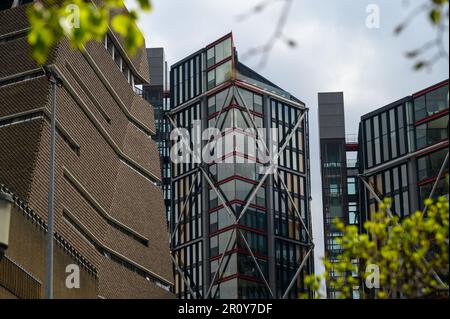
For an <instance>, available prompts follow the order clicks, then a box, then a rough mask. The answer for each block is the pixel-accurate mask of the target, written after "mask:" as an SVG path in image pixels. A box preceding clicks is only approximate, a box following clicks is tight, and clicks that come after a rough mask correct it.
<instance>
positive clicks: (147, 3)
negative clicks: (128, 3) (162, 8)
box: [138, 0, 152, 11]
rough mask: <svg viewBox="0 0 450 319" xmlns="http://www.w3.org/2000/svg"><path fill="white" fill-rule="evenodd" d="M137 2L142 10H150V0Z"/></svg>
mask: <svg viewBox="0 0 450 319" xmlns="http://www.w3.org/2000/svg"><path fill="white" fill-rule="evenodd" d="M138 3H139V5H140V6H141V9H142V10H144V11H150V10H151V9H152V3H151V1H150V0H138Z"/></svg>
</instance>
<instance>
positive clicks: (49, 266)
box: [45, 70, 57, 299]
mask: <svg viewBox="0 0 450 319" xmlns="http://www.w3.org/2000/svg"><path fill="white" fill-rule="evenodd" d="M48 76H49V81H50V83H51V118H50V177H49V185H48V222H47V223H48V230H47V259H46V267H45V268H46V281H45V283H46V284H45V298H46V299H53V249H54V247H53V233H54V216H53V213H54V201H55V144H56V143H55V140H56V84H57V82H56V81H57V80H56V78H55V76H54V73H53V70H50V71H49V74H48Z"/></svg>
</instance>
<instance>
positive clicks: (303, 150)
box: [168, 33, 313, 299]
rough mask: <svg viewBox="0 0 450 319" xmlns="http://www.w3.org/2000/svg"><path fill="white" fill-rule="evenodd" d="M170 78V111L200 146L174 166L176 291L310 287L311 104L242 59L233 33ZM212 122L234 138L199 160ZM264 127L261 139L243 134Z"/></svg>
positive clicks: (239, 292) (228, 293)
mask: <svg viewBox="0 0 450 319" xmlns="http://www.w3.org/2000/svg"><path fill="white" fill-rule="evenodd" d="M170 83H171V85H170V87H171V90H170V91H171V96H170V98H171V109H170V112H168V119H169V121H170V123H171V125H172V129H174V128H178V129H184V130H183V133H182V134H185V135H188V136H189V137H190V142H189V143H188V144H189V147H190V148H191V149H192V153H188V155H187V156H186V157H185V159H186V160H185V161H183V162H182V163H172V167H171V181H170V183H171V190H172V200H171V217H170V222H169V232H170V237H171V250H172V256H173V261H174V273H175V293H176V295H177V297H179V298H243V299H244V298H282V297H285V298H297V297H299V295H300V294H302V293H308V291H306V290H305V287H304V283H303V280H304V277H305V276H306V275H307V274H310V273H311V272H312V271H313V244H312V238H311V236H310V234H311V233H312V231H311V218H310V204H309V201H310V178H309V144H308V112H307V111H308V110H307V108H306V106H305V104H304V103H303V102H302V101H300V100H298V99H297V98H295V97H294V96H292V95H291V94H289V93H288V92H286V91H284V90H283V89H281V88H280V87H278V86H276V85H275V84H273V83H271V82H270V81H268V80H267V79H265V78H264V77H262V76H261V75H259V74H257V73H256V72H255V71H253V70H251V69H250V68H249V67H247V66H245V65H244V64H242V63H241V62H240V61H239V60H238V55H237V51H236V49H235V47H234V45H233V35H232V34H231V33H230V34H228V35H226V36H224V37H222V38H221V39H219V40H217V41H215V42H214V43H212V44H210V45H208V46H207V47H205V48H202V49H201V50H199V51H197V52H195V53H193V54H191V55H189V56H188V57H186V58H184V59H183V60H181V61H179V62H177V63H175V64H174V65H172V67H171V71H170ZM196 123H200V127H198V126H196V125H197V124H196ZM199 128H200V130H199ZM207 128H216V129H218V130H219V135H220V137H221V138H222V139H224V140H225V141H228V143H227V142H225V143H223V144H221V143H217V144H214V146H213V147H212V148H210V149H208V153H209V154H208V155H209V156H212V157H213V158H215V160H214V161H210V162H208V161H204V160H200V161H198V159H199V158H200V159H201V158H202V155H203V154H202V152H201V150H203V151H204V150H205V147H206V146H207V144H208V143H209V142H210V141H211V139H212V138H213V136H211V135H207V136H206V139H203V140H202V138H201V132H203V131H204V130H205V129H207ZM257 128H259V129H261V130H260V131H257V130H256V129H257ZM271 128H273V129H271ZM182 134H179V135H176V134H175V135H176V138H175V140H173V141H172V143H173V144H175V143H179V142H180V141H181V140H182V139H181V136H182ZM216 134H217V133H216ZM172 137H173V136H172ZM216 137H217V136H216ZM258 137H259V138H260V139H261V141H262V142H260V143H257V144H256V146H255V147H252V146H251V145H252V143H242V141H252V140H253V141H254V140H256V139H257V138H258ZM230 141H231V143H230ZM199 145H200V146H201V147H199ZM283 145H285V147H284V148H283V147H282V146H283ZM272 147H275V148H276V147H278V150H282V152H281V154H280V156H279V157H277V160H276V163H275V164H276V168H277V169H276V170H274V173H273V174H267V175H266V174H264V173H265V171H266V170H267V168H268V167H270V166H272V165H271V164H270V162H269V163H267V162H265V161H261V160H260V159H259V157H258V156H257V154H265V155H270V151H269V150H270V149H271V148H272ZM199 149H200V151H199ZM274 153H275V152H274Z"/></svg>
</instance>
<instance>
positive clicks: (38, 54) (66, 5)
mask: <svg viewBox="0 0 450 319" xmlns="http://www.w3.org/2000/svg"><path fill="white" fill-rule="evenodd" d="M96 3H99V4H98V5H96V4H95V3H93V2H91V1H84V0H70V1H69V0H66V1H58V0H39V1H36V2H34V3H33V4H32V5H31V6H30V7H29V8H28V12H27V14H28V18H29V21H30V31H29V33H28V42H29V44H30V45H31V49H32V56H33V58H34V59H35V60H36V61H37V62H38V63H39V64H44V63H45V61H46V60H47V58H48V55H49V53H50V51H51V49H52V48H53V47H54V46H55V45H56V44H57V43H58V42H59V41H60V40H61V39H62V38H63V37H67V38H68V40H69V42H70V44H71V46H72V47H73V48H75V49H79V50H84V46H85V45H86V43H87V42H88V41H90V40H94V41H101V40H102V39H103V37H104V35H105V34H106V32H107V31H108V27H109V26H110V25H111V27H112V29H113V30H114V31H116V32H118V33H119V34H120V35H121V36H122V37H123V38H124V42H125V49H126V50H127V51H128V52H129V53H130V54H135V52H136V50H137V49H138V48H139V47H141V46H142V45H143V43H144V38H143V35H142V34H141V32H140V30H139V28H138V26H137V23H136V22H137V19H138V12H137V10H130V11H127V10H126V9H125V4H124V2H123V0H103V1H96ZM138 4H139V9H141V10H142V11H150V10H151V8H152V7H151V0H138ZM112 12H118V13H117V14H115V15H114V16H113V17H112V18H111V16H112Z"/></svg>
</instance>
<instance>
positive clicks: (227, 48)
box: [206, 37, 231, 68]
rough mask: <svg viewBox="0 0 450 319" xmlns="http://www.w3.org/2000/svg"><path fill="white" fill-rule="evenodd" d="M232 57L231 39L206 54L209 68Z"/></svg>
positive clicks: (210, 49)
mask: <svg viewBox="0 0 450 319" xmlns="http://www.w3.org/2000/svg"><path fill="white" fill-rule="evenodd" d="M230 56H231V37H229V38H227V39H225V40H224V41H222V42H220V43H218V44H216V45H215V46H214V47H212V48H209V49H208V51H207V52H206V59H207V67H208V68H209V67H211V66H213V65H215V64H217V63H219V62H221V61H223V60H225V59H227V58H229V57H230Z"/></svg>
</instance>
